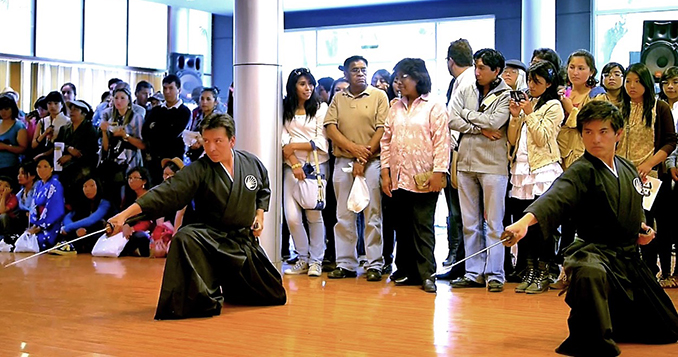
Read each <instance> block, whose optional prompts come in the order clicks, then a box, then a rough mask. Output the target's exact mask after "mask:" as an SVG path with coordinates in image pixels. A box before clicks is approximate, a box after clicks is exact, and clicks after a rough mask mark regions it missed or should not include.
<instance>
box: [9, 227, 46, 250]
mask: <svg viewBox="0 0 678 357" xmlns="http://www.w3.org/2000/svg"><path fill="white" fill-rule="evenodd" d="M39 251H40V247H39V246H38V236H36V235H35V234H31V233H28V231H26V232H24V233H23V234H21V237H19V239H17V240H16V243H15V245H14V253H37V252H39Z"/></svg>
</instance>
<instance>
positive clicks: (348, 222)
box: [332, 157, 384, 271]
mask: <svg viewBox="0 0 678 357" xmlns="http://www.w3.org/2000/svg"><path fill="white" fill-rule="evenodd" d="M351 161H352V160H351V159H347V158H343V157H338V158H337V161H336V162H335V167H334V177H332V181H333V183H334V193H335V195H336V197H337V224H336V225H335V226H334V244H335V247H336V249H337V267H339V268H344V269H346V270H350V271H356V270H357V269H358V257H357V255H356V243H357V241H358V232H357V228H356V214H355V213H353V212H352V211H350V210H349V209H348V207H347V205H346V202H347V200H348V195H349V193H350V192H351V187H352V186H353V174H352V173H350V172H349V173H347V172H343V171H342V170H341V169H342V168H344V167H348V163H350V162H351ZM365 178H366V179H367V187H368V189H369V192H370V203H369V204H368V205H367V207H365V209H364V210H363V211H362V213H363V214H364V215H365V255H366V256H367V263H366V264H365V268H366V269H377V270H380V271H381V268H382V267H383V265H384V257H383V256H382V254H383V252H382V250H383V244H382V238H381V162H380V161H379V159H373V160H370V161H369V162H368V163H367V165H366V166H365Z"/></svg>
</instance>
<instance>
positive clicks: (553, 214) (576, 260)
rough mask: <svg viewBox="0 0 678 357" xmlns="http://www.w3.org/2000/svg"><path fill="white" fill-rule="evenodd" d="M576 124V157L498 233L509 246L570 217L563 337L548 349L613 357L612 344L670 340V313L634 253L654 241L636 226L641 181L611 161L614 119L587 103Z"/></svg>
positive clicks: (603, 106)
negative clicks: (572, 235)
mask: <svg viewBox="0 0 678 357" xmlns="http://www.w3.org/2000/svg"><path fill="white" fill-rule="evenodd" d="M577 126H578V128H579V131H580V133H582V138H583V140H584V146H585V147H586V152H585V154H584V156H583V157H582V158H580V159H579V160H577V161H576V162H575V163H574V164H572V166H571V167H570V168H568V170H567V171H565V172H564V173H563V174H562V175H561V177H560V178H558V179H557V180H556V181H555V182H554V183H553V185H552V186H551V188H550V189H549V191H548V192H546V193H545V194H544V195H542V196H541V197H540V198H539V199H538V200H537V201H536V202H534V203H533V204H532V205H530V206H529V207H528V208H527V209H526V210H525V212H526V214H525V216H523V218H521V219H520V220H519V221H518V222H516V223H515V224H513V225H511V226H509V227H507V228H506V231H507V232H510V233H511V234H513V237H511V238H510V239H509V241H508V242H506V243H505V244H506V245H508V246H511V245H513V244H515V243H516V242H517V241H518V240H520V239H521V238H522V237H524V235H525V233H526V232H527V227H528V226H530V225H532V224H536V223H537V222H538V223H539V225H540V227H541V229H542V230H543V232H544V233H545V234H544V236H545V237H546V236H548V234H547V233H548V232H553V231H554V229H555V228H557V227H558V225H559V224H560V223H561V221H562V220H563V217H572V218H573V221H574V223H575V225H576V230H577V236H578V238H577V239H576V240H575V242H574V243H572V244H571V245H570V246H569V247H567V249H566V250H565V263H564V265H563V267H564V269H565V273H566V274H567V276H568V278H569V280H570V285H569V287H568V288H567V297H566V298H565V302H566V303H567V304H568V305H569V306H570V308H571V311H570V317H569V318H568V326H569V329H570V336H569V337H568V338H567V339H566V340H565V341H564V342H563V343H562V344H561V345H560V347H558V348H557V349H556V352H558V353H561V354H565V355H571V356H617V355H619V353H620V350H619V347H618V346H617V344H616V342H632V343H648V344H662V343H675V342H676V341H678V313H676V308H675V306H674V305H673V302H672V301H671V299H670V298H669V296H668V295H666V293H665V292H664V290H663V289H662V288H661V287H660V286H659V283H658V282H657V280H656V279H655V277H654V276H653V275H652V273H651V272H650V270H649V268H648V267H647V266H646V265H645V263H643V261H642V260H641V259H640V255H639V250H638V245H644V244H647V243H649V242H650V241H651V240H652V239H653V238H654V231H652V230H651V229H650V228H649V227H647V225H646V224H645V223H644V220H645V217H644V213H643V207H642V200H643V196H642V191H643V187H642V186H643V185H642V181H641V178H640V177H639V176H638V173H637V170H636V168H635V167H634V166H633V164H631V163H630V162H629V161H627V160H624V159H622V158H620V157H618V156H615V144H616V143H617V141H619V138H620V136H621V135H622V128H623V121H622V118H621V114H620V113H619V111H618V110H617V109H616V107H614V105H612V104H610V103H608V102H602V101H593V102H591V103H589V104H587V105H586V106H584V108H582V110H581V111H580V112H579V115H578V116H577ZM639 232H640V233H639ZM509 236H510V234H509Z"/></svg>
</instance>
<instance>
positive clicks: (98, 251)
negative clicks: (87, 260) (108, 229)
mask: <svg viewBox="0 0 678 357" xmlns="http://www.w3.org/2000/svg"><path fill="white" fill-rule="evenodd" d="M126 244H127V238H125V236H124V235H123V234H122V232H120V233H118V234H116V235H114V236H110V237H108V236H106V234H105V233H104V234H103V235H102V236H101V237H100V238H99V240H97V243H96V244H95V245H94V248H92V256H94V257H109V258H117V257H119V256H120V253H122V250H123V249H124V248H125V245H126Z"/></svg>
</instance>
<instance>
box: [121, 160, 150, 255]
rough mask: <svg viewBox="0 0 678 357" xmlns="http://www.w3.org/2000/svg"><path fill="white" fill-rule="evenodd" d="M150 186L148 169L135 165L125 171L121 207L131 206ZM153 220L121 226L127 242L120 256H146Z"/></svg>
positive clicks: (148, 252) (148, 249) (148, 253)
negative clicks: (123, 196)
mask: <svg viewBox="0 0 678 357" xmlns="http://www.w3.org/2000/svg"><path fill="white" fill-rule="evenodd" d="M149 188H150V177H149V174H148V170H146V169H145V168H143V167H138V166H137V167H135V168H132V169H130V170H129V171H128V172H127V187H126V188H125V198H124V200H123V207H124V208H127V207H129V206H131V205H132V204H133V203H134V201H136V200H137V199H138V198H139V197H141V196H143V195H145V194H146V192H148V189H149ZM153 228H154V222H153V221H152V220H143V221H139V222H137V223H135V224H134V225H133V226H130V225H127V224H125V226H123V228H122V232H123V235H124V236H125V238H127V240H128V242H127V244H126V245H125V248H124V249H123V250H122V252H121V253H120V256H136V257H148V256H150V254H151V251H150V243H151V240H150V235H149V233H148V232H151V231H153Z"/></svg>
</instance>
